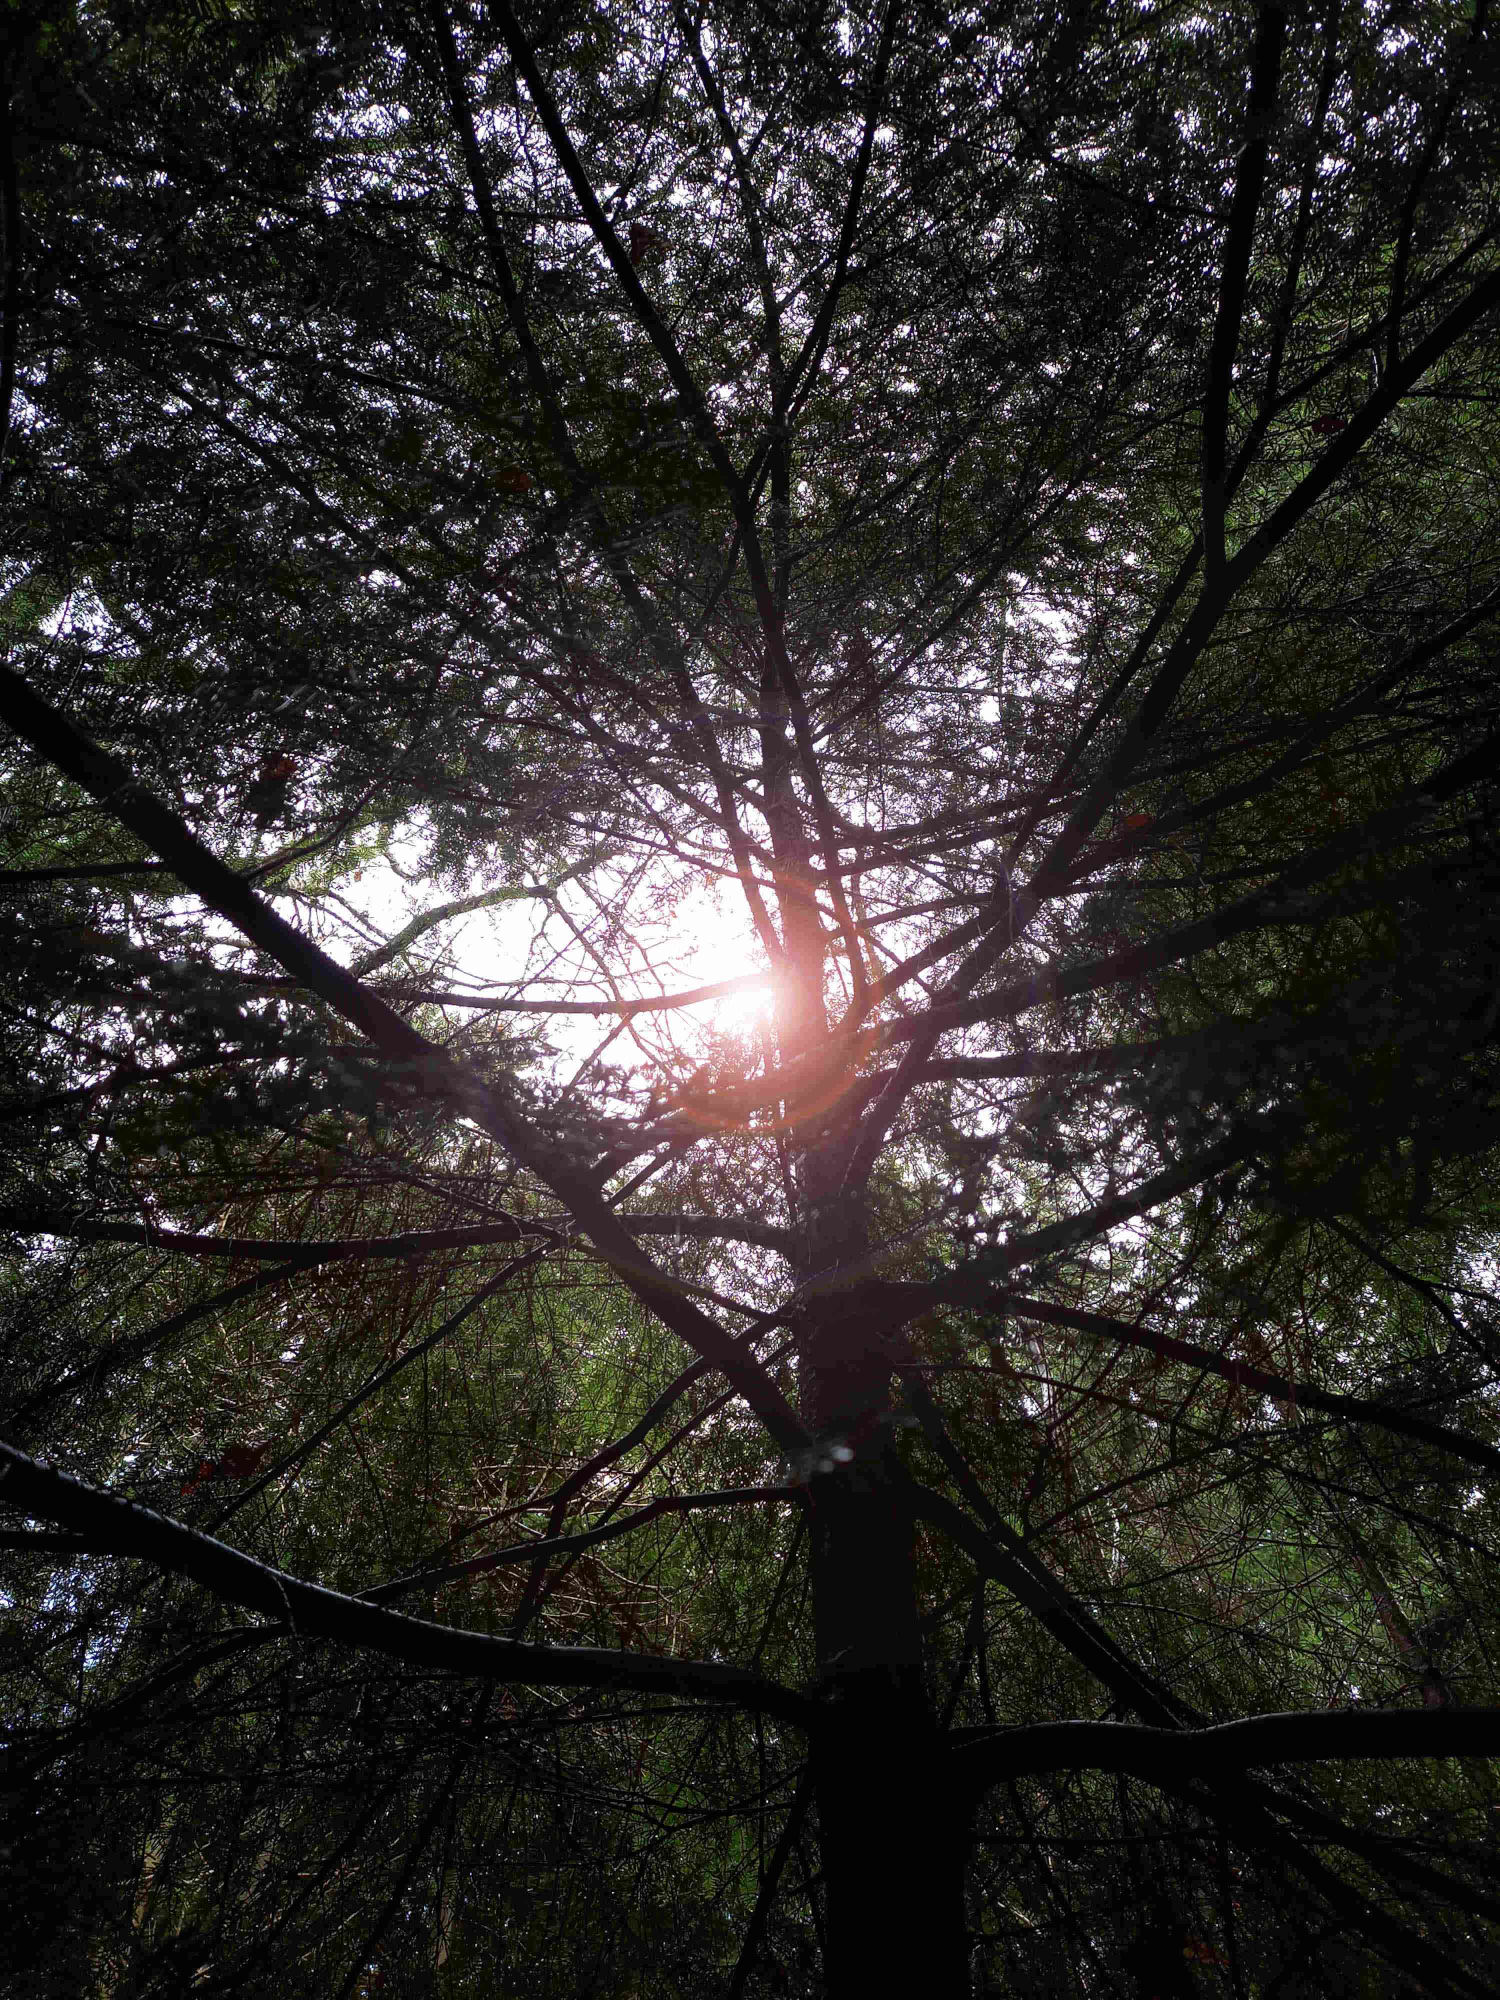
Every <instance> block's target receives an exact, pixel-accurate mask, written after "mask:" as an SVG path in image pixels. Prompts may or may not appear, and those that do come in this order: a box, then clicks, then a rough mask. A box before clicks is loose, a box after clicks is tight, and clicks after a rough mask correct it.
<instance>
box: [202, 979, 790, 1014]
mask: <svg viewBox="0 0 1500 2000" xmlns="http://www.w3.org/2000/svg"><path fill="white" fill-rule="evenodd" d="M240 976H241V977H242V978H243V979H244V980H245V981H246V983H247V984H248V985H251V986H259V987H263V988H265V989H267V990H268V991H270V992H276V993H292V992H296V991H297V990H298V989H299V988H300V987H301V986H302V981H301V980H298V979H281V978H277V977H276V976H274V975H271V974H265V973H253V972H247V973H243V974H241V975H240ZM773 977H774V975H773V974H772V973H769V972H742V973H737V974H736V975H735V977H734V978H733V979H715V980H711V981H710V982H709V983H708V984H707V985H705V986H689V987H686V988H684V990H683V991H682V992H681V993H655V994H651V993H648V994H644V995H642V996H640V997H639V998H636V999H630V1000H606V999H599V1000H517V999H503V998H500V997H497V996H495V995H492V994H487V993H454V992H451V991H449V990H448V989H447V988H445V987H435V986H418V987H411V986H405V985H400V984H395V985H391V986H386V987H381V988H379V989H378V990H379V991H380V992H381V993H382V994H383V996H384V997H385V998H387V999H390V1000H399V1001H401V1002H402V1004H403V1005H405V1006H431V1007H467V1008H468V1009H469V1011H470V1012H471V1013H475V1014H582V1015H587V1016H589V1017H591V1018H597V1017H598V1016H601V1015H604V1014H609V1015H613V1016H615V1017H616V1018H617V1019H619V1020H624V1021H633V1020H634V1019H635V1018H636V1016H637V1015H638V1014H666V1013H670V1012H671V1011H672V1010H673V1009H674V1008H677V1007H696V1006H698V1005H700V1004H701V1003H702V1002H703V1001H705V1000H723V999H725V998H726V997H727V996H728V995H730V994H732V993H748V992H751V991H753V990H754V989H755V988H756V987H758V986H768V985H769V984H770V983H771V980H772V978H773Z"/></svg>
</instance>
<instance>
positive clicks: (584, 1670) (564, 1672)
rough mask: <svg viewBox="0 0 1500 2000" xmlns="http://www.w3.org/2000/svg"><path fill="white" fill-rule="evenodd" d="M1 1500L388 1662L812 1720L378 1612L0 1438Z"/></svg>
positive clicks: (701, 1684)
mask: <svg viewBox="0 0 1500 2000" xmlns="http://www.w3.org/2000/svg"><path fill="white" fill-rule="evenodd" d="M0 1501H3V1502H4V1503H5V1504H6V1505H8V1506H12V1507H16V1508H18V1509H20V1510H21V1511H22V1512H23V1513H25V1514H26V1515H28V1516H29V1517H30V1518H31V1519H33V1520H42V1521H56V1522H60V1523H61V1524H62V1525H64V1526H66V1527H69V1528H72V1529H74V1530H76V1531H77V1532H78V1533H79V1534H80V1535H82V1536H83V1537H84V1538H85V1540H86V1541H87V1542H88V1544H89V1546H90V1547H91V1548H93V1549H96V1550H98V1551H100V1552H103V1553H108V1554H111V1555H121V1556H131V1557H136V1558H139V1559H142V1560H144V1561H147V1562H150V1563H154V1564H155V1565H156V1566H157V1567H158V1568H160V1569H164V1570H167V1571H170V1572H171V1573H172V1574H173V1575H176V1576H186V1577H191V1578H192V1580H193V1581H194V1582H195V1583H200V1584H202V1585H203V1587H204V1588H205V1589H206V1590H208V1591H210V1592H211V1593H212V1594H213V1595H214V1596H215V1597H216V1598H218V1599H219V1600H220V1602H222V1603H226V1604H242V1605H244V1606H246V1607H247V1608H248V1609H250V1610H252V1611H258V1612H260V1613H261V1614H262V1616H264V1617H267V1618H271V1619H275V1620H277V1621H279V1622H284V1623H285V1625H286V1627H287V1629H288V1631H289V1632H290V1633H292V1634H293V1635H294V1636H296V1637H298V1638H303V1639H332V1640H334V1641H335V1642H337V1643H338V1644H341V1645H349V1646H363V1647H366V1648H368V1649H369V1650H370V1651H372V1652H376V1653H381V1654H383V1655H385V1656H386V1657H387V1658H390V1659H398V1660H406V1661H408V1662H410V1663H411V1664H412V1665H415V1666H421V1667H426V1668H429V1669H434V1670H436V1671H437V1672H439V1673H451V1674H462V1675H466V1676H470V1677H472V1678H474V1679H476V1680H485V1681H501V1682H512V1683H515V1682H521V1683H527V1684H530V1685H532V1686H536V1687H592V1688H616V1687H632V1688H641V1689H645V1690H649V1691H651V1692H654V1693H665V1692H672V1693H676V1694H683V1695H696V1696H699V1697H700V1698H702V1699H705V1700H709V1701H720V1702H727V1703H729V1704H731V1705H732V1706H734V1707H737V1708H742V1709H746V1710H748V1711H750V1712H752V1713H757V1714H766V1715H775V1716H778V1717H780V1718H781V1719H782V1720H783V1721H786V1722H792V1723H797V1724H799V1725H801V1726H803V1727H808V1726H811V1725H812V1724H813V1723H814V1722H815V1721H816V1718H817V1713H818V1711H817V1708H816V1705H815V1704H814V1703H813V1702H811V1701H809V1700H808V1699H807V1698H806V1697H805V1696H803V1695H799V1694H796V1693H794V1692H793V1691H792V1689H790V1688H786V1687H782V1686H780V1685H779V1684H778V1683H776V1682H775V1681H771V1680H767V1679H766V1678H765V1677H764V1676H762V1675H760V1674H754V1673H749V1672H747V1671H746V1670H745V1669H743V1668H740V1667H731V1666H725V1665H722V1664H721V1663H719V1662H718V1661H714V1660H670V1659H662V1658H659V1657H657V1656H655V1655H642V1654H638V1653H627V1652H623V1651H622V1652H611V1651H609V1650H608V1649H606V1648H603V1647H587V1646H537V1645H530V1644H527V1643H524V1642H522V1641H519V1640H515V1639H497V1638H491V1637H490V1636H489V1635H488V1634H486V1633H481V1632H465V1631H458V1630H453V1629H450V1628H449V1627H447V1626H444V1625H435V1624H432V1623H431V1622H429V1621H428V1620H426V1619H420V1618H408V1617H407V1616H405V1615H404V1614H403V1613H401V1612H396V1611H383V1610H381V1609H380V1608H379V1607H378V1606H376V1605H374V1604H370V1603H368V1602H366V1601H365V1600H363V1599H361V1598H358V1597H348V1596H345V1595H344V1594H343V1593H342V1592H340V1591H336V1590H326V1589H324V1587H323V1586H322V1585H321V1584H315V1583H307V1582H304V1581H303V1579H302V1578H300V1577H295V1576H292V1575H290V1574H289V1573H288V1572H287V1571H285V1570H278V1569H272V1568H271V1567H270V1566H269V1565H268V1564H266V1563H262V1562H257V1561H256V1559H255V1558H254V1557H253V1556H249V1555H246V1554H245V1553H244V1551H243V1550H241V1549H235V1548H231V1547H230V1546H229V1545H228V1544H227V1543H225V1542H219V1541H215V1540H214V1539H213V1537H212V1536H210V1535H201V1534H198V1533H197V1532H196V1531H195V1530H194V1529H192V1528H187V1527H184V1526H183V1525H182V1524H181V1522H178V1521H171V1520H168V1519H167V1518H166V1516H165V1515H162V1514H158V1513H156V1512H154V1511H153V1510H152V1509H151V1508H149V1507H141V1506H138V1505H137V1504H136V1503H135V1502H134V1501H131V1500H125V1499H122V1498H121V1497H120V1496H119V1495H117V1494H114V1493H107V1492H102V1491H101V1490H100V1489H99V1488H97V1487H94V1486H88V1485H85V1484H84V1482H83V1481H82V1480H79V1479H74V1478H73V1477H72V1476H71V1475H70V1474H69V1473H66V1472H59V1471H56V1470H55V1469H54V1468H53V1467H51V1466H48V1465H43V1464H40V1463H39V1462H38V1461H37V1460H35V1459H32V1458H28V1457H27V1456H26V1454H25V1453H24V1452H20V1451H17V1450H16V1449H15V1448H14V1446H12V1445H8V1444H5V1443H3V1442H0Z"/></svg>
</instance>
